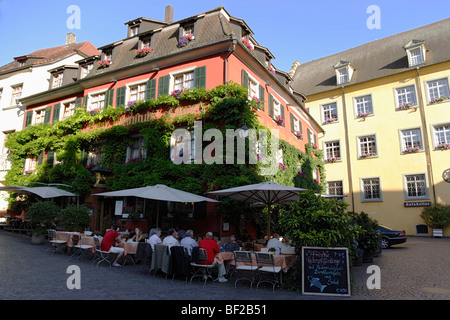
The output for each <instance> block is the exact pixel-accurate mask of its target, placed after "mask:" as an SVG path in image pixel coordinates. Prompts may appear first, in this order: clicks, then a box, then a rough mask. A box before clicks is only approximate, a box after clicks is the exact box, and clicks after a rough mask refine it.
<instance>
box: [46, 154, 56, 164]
mask: <svg viewBox="0 0 450 320" xmlns="http://www.w3.org/2000/svg"><path fill="white" fill-rule="evenodd" d="M46 162H47V163H48V164H49V165H50V166H52V167H53V163H54V162H55V151H51V150H50V151H49V152H47V160H46Z"/></svg>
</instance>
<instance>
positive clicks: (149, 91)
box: [145, 79, 156, 100]
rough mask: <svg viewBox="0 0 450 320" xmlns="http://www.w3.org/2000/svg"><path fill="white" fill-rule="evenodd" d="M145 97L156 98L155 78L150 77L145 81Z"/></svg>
mask: <svg viewBox="0 0 450 320" xmlns="http://www.w3.org/2000/svg"><path fill="white" fill-rule="evenodd" d="M145 99H146V100H149V99H156V79H150V80H148V81H147V84H146V88H145Z"/></svg>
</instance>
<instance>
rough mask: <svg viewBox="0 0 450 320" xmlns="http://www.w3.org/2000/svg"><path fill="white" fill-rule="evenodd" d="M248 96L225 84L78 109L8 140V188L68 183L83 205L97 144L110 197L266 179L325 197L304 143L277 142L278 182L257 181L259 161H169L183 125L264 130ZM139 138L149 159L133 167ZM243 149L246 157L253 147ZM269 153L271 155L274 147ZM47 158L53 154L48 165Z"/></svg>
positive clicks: (317, 158) (317, 156)
mask: <svg viewBox="0 0 450 320" xmlns="http://www.w3.org/2000/svg"><path fill="white" fill-rule="evenodd" d="M247 95H248V93H247V88H246V87H242V86H239V85H237V84H229V85H221V86H218V87H216V88H214V89H211V90H204V89H190V90H187V91H184V92H182V93H181V94H179V95H177V96H176V97H174V96H171V95H166V96H160V97H159V98H158V99H151V100H146V101H142V102H138V103H136V104H133V105H129V106H126V107H119V108H112V107H107V108H105V109H103V110H98V111H96V112H86V111H85V110H84V109H83V108H80V109H77V110H76V112H75V114H74V115H72V116H71V117H70V118H67V119H64V120H62V121H58V122H56V123H54V124H40V125H36V126H28V127H27V128H25V129H24V130H22V131H18V132H15V133H13V134H11V135H9V137H8V141H7V142H6V146H7V147H8V148H9V151H10V158H11V159H12V168H11V170H10V171H9V172H8V173H7V175H6V181H7V183H8V185H20V184H22V183H24V182H30V181H39V182H45V183H64V184H69V185H72V186H73V191H74V192H76V193H79V194H80V195H82V197H80V199H81V200H82V199H83V196H84V195H89V194H90V192H91V190H92V188H93V185H94V183H95V178H94V175H93V173H92V172H91V169H92V168H90V167H88V166H86V161H87V158H86V155H87V152H86V151H88V150H89V149H90V147H91V146H92V145H93V144H102V145H103V148H104V149H103V156H102V159H101V163H99V164H97V165H101V166H102V167H107V168H108V169H109V171H110V172H111V175H110V177H109V178H108V179H106V186H107V188H108V190H120V189H125V188H135V187H141V186H145V185H154V184H158V183H160V184H165V185H168V186H170V187H174V188H177V189H181V190H185V191H189V192H192V193H196V194H204V192H207V191H210V190H213V189H223V188H230V187H235V186H239V185H245V184H251V183H259V182H262V181H268V180H272V181H275V182H277V183H280V184H285V185H291V186H297V187H301V188H308V189H314V190H316V191H317V192H320V191H322V190H324V184H325V172H324V165H323V154H322V151H321V150H317V149H314V148H313V145H311V144H306V150H305V152H302V151H300V150H298V149H297V148H295V147H294V146H293V145H290V144H288V143H286V142H285V141H279V147H280V148H281V149H282V150H283V162H284V165H285V167H282V166H280V167H279V168H278V170H277V172H276V174H275V175H272V176H261V175H260V174H259V172H260V169H261V165H262V164H261V163H260V162H258V163H257V164H248V162H247V163H246V164H243V165H239V164H211V165H207V164H205V163H202V164H180V165H176V164H174V163H173V162H172V161H171V160H170V158H169V147H170V139H171V135H172V132H173V131H174V130H175V129H176V128H177V127H180V126H182V127H188V128H189V127H192V126H193V124H194V121H201V122H202V130H203V132H204V131H206V130H208V129H210V128H218V129H219V130H221V131H222V132H225V129H238V128H240V127H241V126H242V124H243V123H245V124H246V126H247V127H248V128H250V129H255V130H258V129H261V128H262V127H261V125H260V124H259V122H258V118H257V111H256V110H257V108H258V104H257V102H256V101H254V100H249V99H248V98H247ZM194 104H195V105H196V106H199V107H198V108H197V110H198V111H197V112H195V113H192V112H191V113H190V112H186V113H183V114H179V115H176V116H173V115H174V113H173V112H172V111H173V110H174V109H176V108H180V107H186V106H190V105H194ZM187 110H188V111H189V110H191V109H189V108H188V109H187ZM146 112H147V113H148V112H153V113H154V114H156V113H157V116H154V117H152V118H150V119H148V121H145V122H139V123H134V124H130V125H128V124H127V125H117V123H119V120H120V119H124V118H126V117H131V116H133V115H136V114H143V113H146ZM87 128H90V129H89V130H87ZM135 134H140V135H142V136H143V138H144V139H145V146H144V147H145V149H146V151H147V152H146V154H147V156H146V157H145V158H141V159H137V160H133V161H129V159H126V157H127V156H126V155H127V148H128V147H129V146H130V145H131V143H132V139H131V136H132V135H135ZM224 136H225V135H224ZM224 140H225V139H224ZM268 141H270V139H268ZM208 144H209V142H204V143H203V147H205V146H206V145H208ZM247 144H248V141H247ZM223 150H225V147H224V149H223ZM245 150H246V152H247V153H248V150H249V149H248V145H247V146H246V148H245ZM267 150H268V152H269V151H270V148H267ZM224 153H225V152H224ZM44 154H45V155H47V157H46V160H45V161H44V160H43V155H44ZM30 156H35V157H39V159H40V161H39V163H40V164H39V165H38V166H37V168H36V171H33V172H24V164H25V161H26V158H27V157H30ZM54 156H56V159H57V160H58V162H57V164H56V165H53V157H54ZM268 156H269V157H273V156H274V155H271V154H268ZM246 159H248V156H247V157H246ZM41 162H42V163H41ZM224 163H225V161H224ZM299 164H301V172H299V168H300V167H299ZM314 170H317V171H318V172H320V181H321V183H319V182H318V180H315V179H313V172H314ZM12 200H13V201H14V199H12Z"/></svg>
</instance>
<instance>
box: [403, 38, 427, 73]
mask: <svg viewBox="0 0 450 320" xmlns="http://www.w3.org/2000/svg"><path fill="white" fill-rule="evenodd" d="M403 48H404V49H405V50H406V54H407V56H408V64H409V66H410V67H414V66H418V65H421V64H423V63H425V59H426V48H425V42H424V41H422V40H412V41H410V42H409V43H408V44H407V45H406V46H404V47H403Z"/></svg>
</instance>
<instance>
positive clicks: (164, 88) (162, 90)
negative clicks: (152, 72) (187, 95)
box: [158, 75, 170, 97]
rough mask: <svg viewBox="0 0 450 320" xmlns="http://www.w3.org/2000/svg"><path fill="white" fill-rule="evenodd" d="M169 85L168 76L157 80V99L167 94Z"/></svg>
mask: <svg viewBox="0 0 450 320" xmlns="http://www.w3.org/2000/svg"><path fill="white" fill-rule="evenodd" d="M169 83H170V77H169V75H167V76H164V77H161V78H159V84H158V97H159V96H162V95H168V94H169Z"/></svg>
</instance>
